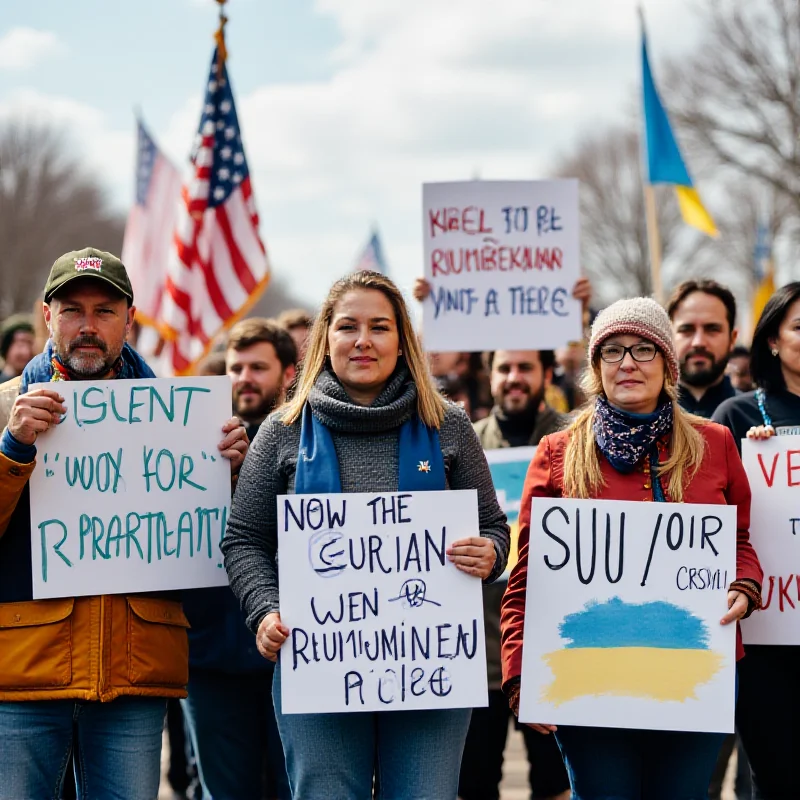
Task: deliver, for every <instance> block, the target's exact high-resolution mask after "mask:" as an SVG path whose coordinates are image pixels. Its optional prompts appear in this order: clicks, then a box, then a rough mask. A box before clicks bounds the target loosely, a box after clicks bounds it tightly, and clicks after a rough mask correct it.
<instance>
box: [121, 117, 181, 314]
mask: <svg viewBox="0 0 800 800" xmlns="http://www.w3.org/2000/svg"><path fill="white" fill-rule="evenodd" d="M180 196H181V175H180V172H179V171H178V169H177V168H176V167H175V166H174V165H173V164H172V162H171V161H170V160H169V159H168V158H166V157H165V156H164V155H163V154H162V153H161V151H160V150H159V149H158V147H157V145H156V143H155V142H154V140H153V139H152V137H151V136H150V135H149V134H148V132H147V130H146V129H145V127H144V125H143V124H142V123H141V122H139V124H138V137H137V156H136V202H135V204H134V205H133V208H132V209H131V211H130V213H129V214H128V221H127V223H126V225H125V236H124V238H123V242H122V263H123V264H125V267H126V269H127V271H128V275H129V277H130V280H131V285H132V286H133V294H134V297H135V298H136V318H137V320H139V322H142V323H144V324H145V325H155V324H156V320H157V319H158V316H159V313H160V310H161V299H162V297H163V294H164V288H165V282H166V277H167V260H168V258H169V253H170V250H171V249H172V237H173V234H174V232H175V218H176V216H177V210H178V203H179V201H180Z"/></svg>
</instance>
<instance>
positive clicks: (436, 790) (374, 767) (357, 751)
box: [272, 666, 471, 800]
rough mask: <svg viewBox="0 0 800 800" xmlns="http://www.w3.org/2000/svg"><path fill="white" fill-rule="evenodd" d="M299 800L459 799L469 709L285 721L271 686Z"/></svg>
mask: <svg viewBox="0 0 800 800" xmlns="http://www.w3.org/2000/svg"><path fill="white" fill-rule="evenodd" d="M272 693H273V702H274V703H275V711H276V716H277V718H278V728H279V730H280V732H281V740H282V741H283V749H284V751H285V752H286V768H287V770H288V772H289V783H290V785H291V787H292V797H293V798H295V800H318V798H337V800H338V799H339V798H342V800H344V798H347V800H370V798H372V796H373V794H372V788H373V778H374V781H375V798H376V800H455V798H456V793H457V791H458V772H459V769H460V767H461V753H462V752H463V750H464V742H465V740H466V738H467V729H468V728H469V719H470V714H471V709H469V708H455V709H444V710H436V711H378V712H354V713H350V714H283V713H282V712H281V680H280V667H279V666H278V667H276V669H275V678H274V680H273V684H272Z"/></svg>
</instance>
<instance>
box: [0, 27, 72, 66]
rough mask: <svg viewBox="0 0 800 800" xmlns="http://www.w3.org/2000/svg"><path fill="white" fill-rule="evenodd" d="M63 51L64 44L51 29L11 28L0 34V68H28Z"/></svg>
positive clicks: (64, 48) (64, 49)
mask: <svg viewBox="0 0 800 800" xmlns="http://www.w3.org/2000/svg"><path fill="white" fill-rule="evenodd" d="M65 51H66V47H65V45H64V44H63V43H62V42H61V40H60V39H59V38H58V36H56V34H54V33H52V32H51V31H39V30H36V29H34V28H11V29H10V30H8V31H6V33H4V34H3V36H0V70H3V69H5V70H25V69H30V68H31V67H33V66H35V65H36V64H38V63H39V62H40V61H42V60H43V59H45V58H47V57H48V56H54V55H58V54H60V53H63V52H65Z"/></svg>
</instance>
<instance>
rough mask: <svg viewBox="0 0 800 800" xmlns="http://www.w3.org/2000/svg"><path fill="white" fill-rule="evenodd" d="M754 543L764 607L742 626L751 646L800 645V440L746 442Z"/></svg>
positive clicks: (797, 437) (746, 641)
mask: <svg viewBox="0 0 800 800" xmlns="http://www.w3.org/2000/svg"><path fill="white" fill-rule="evenodd" d="M742 461H743V463H744V468H745V471H746V472H747V478H748V480H749V481H750V490H751V491H752V493H753V500H752V505H751V506H750V540H751V541H752V543H753V547H754V548H755V549H756V552H757V553H758V558H759V560H760V561H761V566H762V568H763V569H764V584H763V586H762V588H761V597H762V600H763V603H764V605H763V608H762V609H761V611H759V612H758V613H757V614H753V615H752V617H749V618H748V619H746V620H743V621H742V638H743V639H744V642H745V643H746V644H782V645H790V644H794V645H797V644H800V508H799V507H798V500H800V436H776V437H773V438H772V439H767V440H765V441H753V440H751V439H743V440H742Z"/></svg>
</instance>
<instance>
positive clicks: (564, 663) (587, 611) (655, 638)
mask: <svg viewBox="0 0 800 800" xmlns="http://www.w3.org/2000/svg"><path fill="white" fill-rule="evenodd" d="M559 633H560V635H561V637H562V639H565V640H568V642H569V643H568V644H567V645H566V646H565V647H564V648H563V649H560V650H556V651H554V652H552V653H548V654H546V655H545V656H543V659H544V661H545V662H546V663H547V665H548V666H549V667H550V669H551V671H552V672H553V675H554V676H555V679H554V680H553V682H552V683H550V684H549V685H548V686H547V687H546V688H545V690H544V692H543V697H542V699H543V700H545V701H546V702H550V703H553V705H556V706H559V705H561V704H563V703H566V702H569V701H570V700H575V699H576V698H578V697H586V696H594V697H598V696H615V697H638V698H646V699H651V700H657V701H662V702H664V701H677V702H684V701H686V700H689V699H691V698H696V689H697V687H698V686H700V685H702V684H705V683H708V682H709V681H711V679H712V678H713V677H714V675H716V673H717V672H718V671H719V670H720V668H721V667H722V664H723V662H724V657H723V656H722V655H721V654H719V653H716V652H714V651H713V650H711V649H710V647H709V632H708V628H707V626H706V624H705V622H704V621H703V620H702V619H700V618H699V617H696V616H694V615H693V614H691V613H690V612H689V611H687V610H686V609H684V608H680V607H679V606H676V605H673V604H672V603H667V602H663V601H654V602H647V603H638V604H637V603H626V602H624V601H623V600H621V599H620V598H618V597H613V598H611V599H610V600H607V601H605V602H597V601H592V602H590V603H587V604H586V606H585V607H584V608H583V609H582V610H581V611H578V612H575V613H573V614H568V615H567V616H566V617H565V618H564V619H563V621H562V622H561V624H560V625H559Z"/></svg>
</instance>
